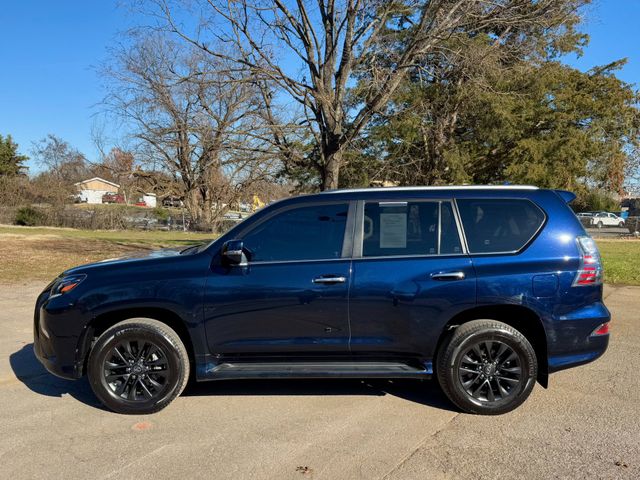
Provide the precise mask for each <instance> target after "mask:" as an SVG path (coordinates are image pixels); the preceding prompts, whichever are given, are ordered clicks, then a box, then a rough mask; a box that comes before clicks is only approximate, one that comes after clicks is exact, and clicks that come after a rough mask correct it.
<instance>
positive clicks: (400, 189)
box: [320, 185, 538, 194]
mask: <svg viewBox="0 0 640 480" xmlns="http://www.w3.org/2000/svg"><path fill="white" fill-rule="evenodd" d="M415 190H427V191H428V190H538V187H536V186H533V185H451V186H446V185H443V186H437V187H424V186H418V187H370V188H337V189H334V190H325V191H324V192H320V193H321V194H331V193H347V192H403V191H415Z"/></svg>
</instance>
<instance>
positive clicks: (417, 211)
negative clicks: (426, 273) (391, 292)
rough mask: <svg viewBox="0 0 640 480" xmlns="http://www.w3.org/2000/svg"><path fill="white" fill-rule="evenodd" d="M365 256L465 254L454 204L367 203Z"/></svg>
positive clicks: (363, 241)
mask: <svg viewBox="0 0 640 480" xmlns="http://www.w3.org/2000/svg"><path fill="white" fill-rule="evenodd" d="M362 234H363V240H362V256H364V257H381V256H397V255H438V254H458V253H462V247H461V245H460V238H459V236H458V229H457V226H456V223H455V217H454V215H453V209H452V207H451V203H450V202H436V201H424V202H367V203H366V204H365V208H364V225H363V231H362Z"/></svg>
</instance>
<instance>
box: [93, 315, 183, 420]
mask: <svg viewBox="0 0 640 480" xmlns="http://www.w3.org/2000/svg"><path fill="white" fill-rule="evenodd" d="M189 367H190V365H189V356H188V354H187V350H186V348H185V346H184V344H183V342H182V340H181V339H180V337H179V335H178V334H177V333H176V332H175V331H174V330H173V329H171V328H170V327H169V326H168V325H166V324H164V323H162V322H159V321H157V320H153V319H149V318H133V319H129V320H125V321H123V322H120V323H117V324H115V325H114V326H112V327H111V328H109V329H107V330H106V331H105V332H104V333H103V334H102V335H100V337H98V339H97V340H96V342H95V344H94V345H93V348H92V349H91V352H90V354H89V362H88V366H87V375H88V377H89V383H90V384H91V388H92V389H93V391H94V393H95V394H96V396H97V397H98V398H99V399H100V401H101V402H102V403H103V404H104V405H105V406H106V407H107V408H109V409H111V410H113V411H115V412H118V413H133V414H144V413H153V412H157V411H159V410H161V409H163V408H164V407H166V406H167V405H168V404H169V403H171V402H172V401H173V399H174V398H176V397H177V396H178V395H180V393H181V392H182V390H184V387H185V386H186V384H187V380H188V378H189Z"/></svg>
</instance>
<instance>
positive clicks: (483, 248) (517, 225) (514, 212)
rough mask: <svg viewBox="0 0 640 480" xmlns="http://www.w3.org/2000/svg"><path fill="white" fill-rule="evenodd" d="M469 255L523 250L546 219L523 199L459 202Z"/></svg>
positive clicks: (463, 200)
mask: <svg viewBox="0 0 640 480" xmlns="http://www.w3.org/2000/svg"><path fill="white" fill-rule="evenodd" d="M457 203H458V209H459V211H460V217H461V219H462V226H463V227H464V233H465V236H466V237H467V244H468V246H469V252H470V253H508V252H515V251H517V250H520V249H521V248H522V247H524V246H525V245H526V244H527V242H529V240H531V238H532V237H533V236H534V235H535V234H536V232H537V231H538V229H539V228H540V226H541V225H542V223H543V222H544V219H545V216H544V213H543V212H542V210H540V208H538V207H537V206H536V205H534V204H533V203H532V202H530V201H529V200H525V199H505V200H502V199H483V200H472V199H459V200H457Z"/></svg>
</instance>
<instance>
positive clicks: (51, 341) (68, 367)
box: [33, 290, 83, 380]
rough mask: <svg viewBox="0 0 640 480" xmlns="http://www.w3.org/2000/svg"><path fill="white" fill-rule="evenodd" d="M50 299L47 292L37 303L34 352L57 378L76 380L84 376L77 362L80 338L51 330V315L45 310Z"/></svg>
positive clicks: (34, 323)
mask: <svg viewBox="0 0 640 480" xmlns="http://www.w3.org/2000/svg"><path fill="white" fill-rule="evenodd" d="M48 299H49V292H48V291H47V290H46V291H44V292H42V293H41V294H40V296H39V297H38V300H37V301H36V307H35V312H34V316H33V351H34V353H35V355H36V358H37V359H38V360H39V361H40V363H41V364H42V365H43V366H44V367H45V368H46V369H47V370H48V371H49V372H50V373H52V374H54V375H56V376H57V377H61V378H65V379H69V380H75V379H77V378H80V377H81V376H82V370H83V369H82V364H81V363H80V364H78V362H76V352H77V350H76V349H77V344H78V342H77V339H78V336H77V335H74V334H73V332H60V331H55V330H53V329H52V328H51V326H50V325H49V323H51V322H48V319H49V318H50V317H51V314H50V313H49V312H47V310H46V309H45V306H46V304H47V300H48ZM59 314H60V313H58V315H59ZM56 330H60V329H59V328H57V329H56ZM60 333H63V334H62V335H61V334H60ZM65 333H66V334H65Z"/></svg>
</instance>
